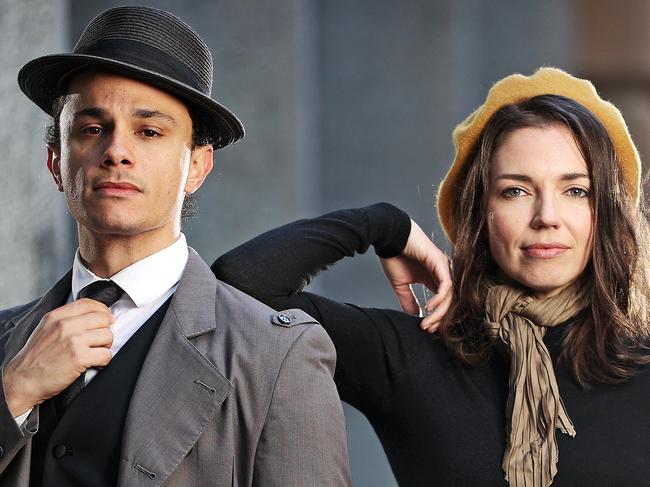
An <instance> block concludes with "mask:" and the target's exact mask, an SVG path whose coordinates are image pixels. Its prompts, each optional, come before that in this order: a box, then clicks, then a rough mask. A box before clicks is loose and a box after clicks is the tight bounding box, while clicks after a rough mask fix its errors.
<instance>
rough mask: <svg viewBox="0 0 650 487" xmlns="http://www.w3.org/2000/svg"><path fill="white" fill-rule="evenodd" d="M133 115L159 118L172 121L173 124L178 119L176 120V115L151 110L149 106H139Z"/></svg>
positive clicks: (168, 121)
mask: <svg viewBox="0 0 650 487" xmlns="http://www.w3.org/2000/svg"><path fill="white" fill-rule="evenodd" d="M133 116H134V117H137V118H158V119H160V120H163V121H165V122H167V123H172V124H175V123H176V120H174V117H172V116H171V115H167V114H166V113H163V112H159V111H158V110H150V109H148V108H138V109H137V110H136V111H134V112H133Z"/></svg>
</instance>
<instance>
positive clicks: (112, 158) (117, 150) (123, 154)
mask: <svg viewBox="0 0 650 487" xmlns="http://www.w3.org/2000/svg"><path fill="white" fill-rule="evenodd" d="M133 163H134V157H133V146H132V140H131V137H130V136H129V133H128V130H126V129H124V128H118V127H115V128H114V129H113V130H112V131H111V133H110V135H109V136H108V137H107V139H106V149H105V151H104V154H103V155H102V165H120V164H121V165H130V164H133Z"/></svg>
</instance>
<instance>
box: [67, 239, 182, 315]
mask: <svg viewBox="0 0 650 487" xmlns="http://www.w3.org/2000/svg"><path fill="white" fill-rule="evenodd" d="M188 256H189V251H188V250H187V241H186V240H185V235H183V234H182V233H181V235H180V237H179V238H178V239H177V240H176V241H175V242H174V243H173V244H171V245H170V246H169V247H166V248H164V249H162V250H159V251H158V252H156V253H154V254H151V255H149V256H147V257H145V258H144V259H141V260H139V261H137V262H134V263H133V264H131V265H130V266H128V267H125V268H124V269H122V270H121V271H120V272H118V273H117V274H115V275H113V276H111V278H110V279H111V280H112V281H113V282H115V283H116V284H117V285H118V286H120V287H121V288H122V289H124V292H125V293H126V294H128V296H129V297H130V298H131V300H133V302H134V303H135V305H136V306H137V307H138V308H140V307H142V306H146V305H147V304H150V303H151V302H153V301H154V300H155V299H157V298H159V297H160V296H162V295H163V294H164V293H166V292H167V291H168V290H169V289H171V288H172V287H173V286H174V285H175V284H176V283H178V281H179V280H180V278H181V276H182V274H183V270H184V269H185V264H187V258H188ZM101 280H106V279H102V278H101V277H99V276H97V275H95V274H94V273H93V272H92V271H90V270H89V269H88V268H87V267H86V266H85V265H84V264H83V263H82V262H81V255H80V254H79V250H77V253H76V254H75V257H74V264H73V265H72V297H73V299H77V296H78V295H79V291H81V290H82V289H83V288H84V287H86V286H87V285H88V284H91V283H93V282H95V281H101Z"/></svg>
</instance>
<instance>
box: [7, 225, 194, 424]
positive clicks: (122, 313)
mask: <svg viewBox="0 0 650 487" xmlns="http://www.w3.org/2000/svg"><path fill="white" fill-rule="evenodd" d="M188 257H189V252H188V250H187V241H186V240H185V235H183V234H182V233H181V235H180V237H179V238H178V239H177V240H176V241H175V242H174V243H173V244H171V245H170V246H169V247H166V248H164V249H162V250H159V251H158V252H156V253H154V254H151V255H149V256H148V257H145V258H144V259H142V260H139V261H137V262H134V263H133V264H131V265H130V266H128V267H125V268H124V269H122V270H121V271H120V272H118V273H117V274H115V275H114V276H111V278H110V280H112V281H113V282H115V284H117V285H118V286H120V287H121V288H122V289H123V290H124V295H123V296H122V297H121V298H120V299H119V300H118V301H116V302H115V304H113V306H111V307H110V310H111V314H112V315H113V317H114V318H115V321H114V322H113V324H112V325H111V331H112V332H113V345H112V346H111V354H112V355H113V357H114V356H115V354H117V352H119V350H120V349H121V348H122V347H123V346H124V344H125V343H126V342H127V341H128V340H129V338H131V337H132V336H133V335H134V334H135V332H136V331H138V330H139V329H140V327H141V326H142V325H143V324H144V323H145V322H146V321H147V320H148V319H149V318H150V317H151V315H153V314H154V313H155V312H156V310H157V309H158V308H160V306H161V305H162V304H163V303H164V302H165V301H167V299H168V298H169V297H170V296H171V295H172V294H174V292H175V291H176V288H177V287H178V281H179V280H180V278H181V276H182V275H183V271H184V270H185V265H186V264H187V258H188ZM101 280H102V278H101V277H98V276H96V275H95V274H93V273H92V272H91V271H90V270H89V269H87V268H86V266H85V265H83V263H82V262H81V256H80V255H79V250H77V253H76V254H75V258H74V264H73V265H72V289H71V292H70V295H69V296H68V301H67V302H68V303H71V302H72V301H75V300H76V299H77V297H78V296H79V291H81V290H82V289H83V288H84V287H86V286H88V285H89V284H92V283H93V282H95V281H101ZM104 280H106V279H104ZM98 372H99V369H94V368H92V369H88V370H86V375H85V383H86V384H88V382H90V381H91V380H92V379H93V377H95V376H96V375H97V373H98ZM31 412H32V410H31V409H30V410H29V411H27V412H25V413H24V414H21V415H20V416H18V417H17V418H16V422H17V423H18V425H19V426H21V425H22V424H23V423H24V422H25V420H26V419H27V417H28V416H29V414H30V413H31Z"/></svg>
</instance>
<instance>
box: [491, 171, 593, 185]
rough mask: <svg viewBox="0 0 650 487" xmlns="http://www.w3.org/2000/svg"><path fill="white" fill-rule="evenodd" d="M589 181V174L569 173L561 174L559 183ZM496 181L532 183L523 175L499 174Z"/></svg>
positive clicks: (530, 179) (529, 178)
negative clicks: (579, 180)
mask: <svg viewBox="0 0 650 487" xmlns="http://www.w3.org/2000/svg"><path fill="white" fill-rule="evenodd" d="M582 178H584V179H589V174H585V173H581V172H569V173H566V174H562V176H560V180H561V181H573V180H575V179H582ZM495 179H496V180H497V181H499V180H501V179H511V180H514V181H522V182H526V183H529V182H532V178H531V177H530V176H526V175H525V174H512V173H508V174H499V175H498V176H497V177H496V178H495Z"/></svg>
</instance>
